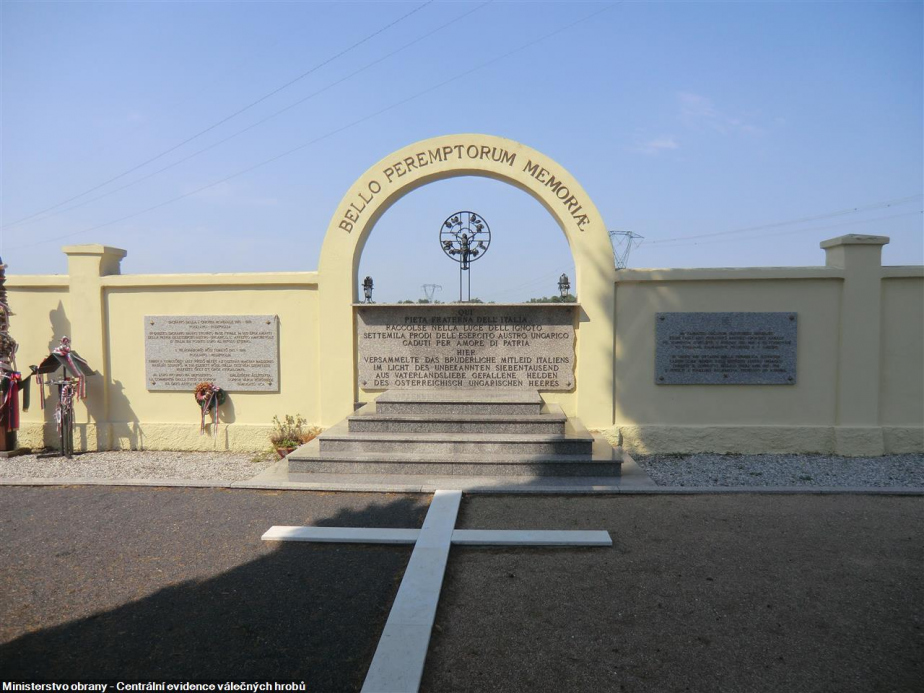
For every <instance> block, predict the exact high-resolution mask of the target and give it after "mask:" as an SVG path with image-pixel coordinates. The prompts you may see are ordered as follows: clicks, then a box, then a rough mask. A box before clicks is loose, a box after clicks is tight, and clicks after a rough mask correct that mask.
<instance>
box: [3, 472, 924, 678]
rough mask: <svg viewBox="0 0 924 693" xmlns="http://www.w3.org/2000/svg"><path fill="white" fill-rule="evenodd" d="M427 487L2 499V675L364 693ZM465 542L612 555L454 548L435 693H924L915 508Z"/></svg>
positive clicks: (781, 514) (495, 520) (845, 504)
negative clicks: (365, 535) (275, 529)
mask: <svg viewBox="0 0 924 693" xmlns="http://www.w3.org/2000/svg"><path fill="white" fill-rule="evenodd" d="M428 503H429V496H428V495H416V494H407V495H390V494H359V493H319V492H304V491H256V490H237V489H235V490H230V489H208V488H199V489H192V488H185V489H184V488H144V487H55V486H50V487H25V486H19V487H3V488H0V680H17V681H20V680H27V681H62V680H78V679H79V680H85V681H89V680H94V681H95V680H113V679H121V680H142V681H149V680H156V681H162V680H191V681H197V680H198V681H202V680H213V681H214V680H218V681H261V680H277V681H291V680H299V681H302V680H303V681H305V682H306V683H307V686H306V688H307V690H308V691H331V692H334V691H353V690H358V688H359V687H360V686H361V684H362V680H363V677H364V675H365V671H366V668H367V667H368V664H369V661H371V657H372V654H373V652H374V650H375V646H376V644H377V640H378V636H379V634H380V633H381V630H382V627H383V626H384V622H385V619H386V617H387V614H388V610H389V608H390V606H391V602H392V600H393V599H394V595H395V593H396V591H397V586H398V583H399V581H400V579H401V577H402V574H403V571H404V568H405V566H406V564H407V560H408V558H409V556H410V552H411V548H410V547H407V546H361V545H312V544H301V543H279V544H276V543H267V542H262V541H260V535H261V534H262V533H263V532H264V531H265V530H266V529H268V528H269V527H270V526H271V525H274V524H280V525H301V524H315V525H327V526H367V527H419V526H420V524H421V523H422V521H423V517H424V515H425V513H426V509H427V505H428ZM458 526H459V527H460V528H468V529H502V528H511V529H606V530H608V531H609V532H610V533H611V535H612V536H613V539H614V547H613V548H611V549H609V548H607V549H598V548H588V549H552V548H528V547H510V548H475V547H470V548H466V547H456V548H453V549H452V551H451V554H450V558H449V564H448V568H447V574H446V580H445V583H444V587H443V592H442V596H441V601H440V607H439V610H438V613H437V622H436V627H435V629H434V635H433V639H432V640H431V643H430V652H429V655H428V659H427V665H426V668H425V671H424V678H423V684H422V688H421V690H423V691H555V692H559V691H622V690H625V691H674V690H676V691H685V690H689V691H838V692H841V691H921V690H924V684H922V682H924V630H922V628H924V577H922V575H924V548H922V542H921V536H922V530H924V498H922V497H920V496H908V497H903V496H863V495H839V496H808V495H799V496H796V495H793V496H786V495H747V494H739V495H695V496H625V495H624V496H619V495H614V496H529V497H524V496H466V497H464V498H463V502H462V511H461V515H460V518H459V522H458Z"/></svg>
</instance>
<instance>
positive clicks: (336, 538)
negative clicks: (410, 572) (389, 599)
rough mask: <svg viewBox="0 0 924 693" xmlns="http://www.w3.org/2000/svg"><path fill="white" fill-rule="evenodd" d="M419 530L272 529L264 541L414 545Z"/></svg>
mask: <svg viewBox="0 0 924 693" xmlns="http://www.w3.org/2000/svg"><path fill="white" fill-rule="evenodd" d="M419 534H420V530H419V529H376V528H374V527H287V526H283V525H276V526H273V527H270V528H269V529H268V530H267V531H266V532H265V533H264V534H263V536H262V537H260V538H261V539H262V540H263V541H316V542H337V543H342V544H413V543H414V542H416V541H417V536H418V535H419Z"/></svg>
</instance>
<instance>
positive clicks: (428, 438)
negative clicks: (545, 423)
mask: <svg viewBox="0 0 924 693" xmlns="http://www.w3.org/2000/svg"><path fill="white" fill-rule="evenodd" d="M569 429H570V430H569ZM317 440H318V441H319V442H320V446H321V452H322V453H323V454H327V453H338V452H362V453H382V452H399V453H402V452H403V453H407V454H418V453H419V454H428V455H436V456H443V455H468V454H472V455H491V456H495V455H508V456H518V455H535V454H540V455H582V454H583V455H590V454H591V447H592V445H593V437H592V436H591V435H590V434H589V433H588V432H587V431H586V430H582V431H576V430H574V429H573V428H572V427H570V426H568V425H566V427H565V433H564V434H548V433H543V434H529V433H407V432H403V433H381V432H372V433H355V432H352V431H350V430H349V429H348V422H347V421H342V422H340V423H339V424H337V425H336V426H334V427H332V428H330V429H328V430H327V431H325V432H324V433H322V434H321V435H319V436H318V437H317Z"/></svg>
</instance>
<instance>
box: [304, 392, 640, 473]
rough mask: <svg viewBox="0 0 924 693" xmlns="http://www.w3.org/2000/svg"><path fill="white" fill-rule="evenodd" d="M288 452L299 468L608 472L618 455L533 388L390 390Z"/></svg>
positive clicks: (615, 468) (307, 470)
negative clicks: (544, 399)
mask: <svg viewBox="0 0 924 693" xmlns="http://www.w3.org/2000/svg"><path fill="white" fill-rule="evenodd" d="M288 460H289V471H290V472H302V473H324V474H425V475H439V476H443V475H453V476H519V477H545V476H595V477H609V476H616V475H618V474H619V470H620V464H621V463H622V456H621V454H620V452H619V451H618V450H615V449H613V447H612V446H611V445H610V444H609V443H608V442H607V441H606V440H605V439H604V438H603V437H602V436H599V435H595V434H592V433H590V432H589V431H588V430H587V429H586V428H584V426H583V424H581V422H580V421H579V420H578V419H577V418H574V417H572V418H568V417H567V416H565V415H564V413H563V412H562V410H561V407H559V406H558V405H556V404H545V403H544V402H543V401H542V398H541V397H540V396H539V393H538V391H536V390H518V391H515V392H513V391H511V392H485V391H484V390H416V391H415V390H388V391H387V392H385V393H383V394H381V395H380V396H379V397H378V399H376V401H375V402H372V403H370V404H366V405H364V406H363V407H361V408H360V409H358V410H357V411H356V412H355V413H354V414H353V415H352V416H349V417H347V418H346V419H345V420H344V421H341V422H340V423H339V424H337V425H336V426H333V427H332V428H329V429H328V430H326V431H325V432H324V433H322V434H321V435H319V436H318V437H317V438H315V439H314V440H312V441H311V442H310V443H308V444H307V445H303V446H302V447H300V448H299V449H297V450H295V451H294V452H293V453H292V454H291V455H289V458H288Z"/></svg>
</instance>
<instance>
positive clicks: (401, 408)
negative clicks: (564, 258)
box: [288, 211, 622, 477]
mask: <svg viewBox="0 0 924 693" xmlns="http://www.w3.org/2000/svg"><path fill="white" fill-rule="evenodd" d="M490 242H491V231H490V228H489V227H488V224H487V221H486V220H485V219H484V217H482V216H481V215H479V214H477V213H475V212H470V211H462V212H456V213H454V214H451V215H450V216H449V217H448V218H447V219H446V220H445V221H444V222H443V224H442V226H441V228H440V233H439V243H440V247H441V248H442V249H443V251H444V252H445V253H446V255H447V256H448V257H449V258H451V259H452V260H454V261H455V262H458V263H459V302H458V303H452V304H429V305H406V304H372V303H371V302H370V299H369V296H368V292H367V291H365V290H366V288H367V287H371V281H370V280H369V278H368V277H367V278H366V281H364V283H363V288H364V295H365V296H366V300H365V301H364V302H363V303H354V304H353V305H352V311H353V314H354V321H355V325H356V335H355V344H356V353H357V365H356V383H355V385H356V389H357V391H361V390H365V391H381V394H379V395H378V396H377V397H376V399H375V401H374V402H371V403H368V404H365V405H364V406H362V407H361V408H360V409H359V410H358V411H357V412H356V413H355V414H354V415H351V416H349V417H347V419H346V420H345V421H343V422H341V423H340V424H337V425H336V426H334V427H332V428H331V429H329V430H328V431H326V432H324V433H322V434H321V435H319V436H318V437H317V438H316V439H315V440H313V441H311V442H310V443H308V444H307V445H304V446H302V447H301V448H299V449H298V450H296V451H295V452H293V453H292V454H291V455H289V458H288V460H289V470H290V471H292V472H315V473H325V472H327V473H371V474H381V473H386V474H388V473H401V474H432V475H437V476H439V475H463V476H518V477H522V476H532V477H536V476H613V475H615V474H618V473H619V469H620V465H621V462H622V457H621V451H617V450H614V449H613V448H612V447H611V446H610V445H609V443H607V442H606V440H604V439H603V438H602V437H599V436H597V437H596V438H595V437H594V435H593V434H591V433H590V432H588V431H587V429H586V428H585V427H584V425H583V424H582V423H581V422H580V420H579V419H578V418H577V417H567V416H566V415H565V414H564V412H563V411H562V409H561V407H560V406H559V405H557V404H552V403H545V402H543V399H542V397H541V396H540V394H539V391H540V390H543V391H546V392H568V391H570V390H573V389H574V385H575V377H574V364H575V348H574V342H575V326H576V321H577V320H578V319H579V314H580V304H578V303H529V304H502V305H498V304H475V303H471V302H470V298H471V263H472V262H473V261H475V260H477V259H478V258H480V257H483V256H484V253H486V252H487V250H488V248H489V246H490ZM563 276H564V275H563ZM466 279H467V281H466ZM466 297H467V298H466Z"/></svg>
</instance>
